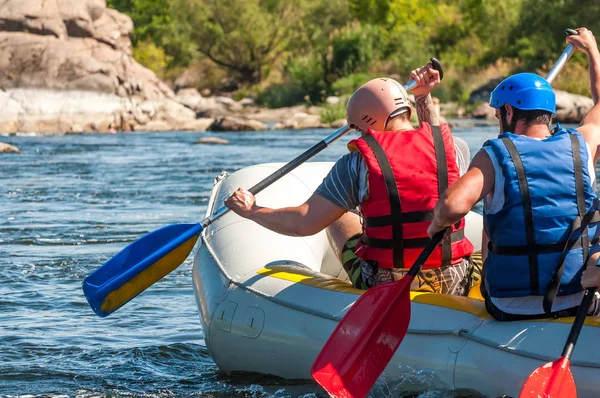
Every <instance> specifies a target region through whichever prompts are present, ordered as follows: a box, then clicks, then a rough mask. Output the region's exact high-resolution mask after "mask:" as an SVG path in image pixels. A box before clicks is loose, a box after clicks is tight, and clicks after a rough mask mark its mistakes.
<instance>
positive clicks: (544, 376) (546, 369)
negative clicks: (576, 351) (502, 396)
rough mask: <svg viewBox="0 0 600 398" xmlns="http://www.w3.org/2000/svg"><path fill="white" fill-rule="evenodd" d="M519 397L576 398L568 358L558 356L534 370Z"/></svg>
mask: <svg viewBox="0 0 600 398" xmlns="http://www.w3.org/2000/svg"><path fill="white" fill-rule="evenodd" d="M519 398H577V389H576V388H575V380H573V375H572V374H571V369H570V368H569V360H568V359H566V358H563V357H560V358H559V359H557V360H556V361H554V362H548V363H547V364H545V365H544V366H540V367H539V368H537V369H536V370H534V371H533V373H532V374H531V375H530V376H529V378H528V379H527V381H526V382H525V385H524V386H523V389H522V390H521V395H519Z"/></svg>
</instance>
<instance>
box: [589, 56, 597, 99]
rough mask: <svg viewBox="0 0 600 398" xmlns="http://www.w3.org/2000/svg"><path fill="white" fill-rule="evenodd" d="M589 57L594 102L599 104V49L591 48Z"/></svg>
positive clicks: (591, 90)
mask: <svg viewBox="0 0 600 398" xmlns="http://www.w3.org/2000/svg"><path fill="white" fill-rule="evenodd" d="M588 58H589V60H590V92H591V94H592V99H593V100H594V104H595V105H598V98H599V95H600V80H599V78H600V52H598V49H597V48H594V49H592V50H590V52H589V54H588Z"/></svg>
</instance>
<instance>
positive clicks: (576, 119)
mask: <svg viewBox="0 0 600 398" xmlns="http://www.w3.org/2000/svg"><path fill="white" fill-rule="evenodd" d="M555 92H556V120H557V121H558V122H560V123H580V122H581V120H583V118H584V117H585V115H586V114H587V113H588V112H589V111H590V109H592V107H593V106H594V101H593V100H592V99H591V98H589V97H585V96H583V95H577V94H571V93H567V92H566V91H561V90H555Z"/></svg>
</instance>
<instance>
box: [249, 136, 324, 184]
mask: <svg viewBox="0 0 600 398" xmlns="http://www.w3.org/2000/svg"><path fill="white" fill-rule="evenodd" d="M325 148H327V143H326V142H325V140H322V141H320V142H318V143H317V144H315V145H314V146H312V147H311V148H309V149H307V150H306V151H304V152H302V154H301V155H299V156H298V157H297V158H296V159H294V160H292V161H291V162H289V163H288V164H286V165H285V166H283V167H281V168H280V169H279V170H277V171H275V172H274V173H273V174H271V175H270V176H268V177H267V178H265V179H264V180H262V181H261V182H259V183H258V184H256V185H255V186H253V187H252V188H250V189H249V190H248V191H250V192H251V193H252V195H256V194H257V193H259V192H260V191H262V190H263V189H265V188H266V187H268V186H269V185H271V184H273V183H274V182H275V181H277V180H279V179H280V178H281V177H283V176H284V175H286V174H287V173H289V172H290V171H292V170H294V169H295V168H296V167H298V166H300V165H301V164H302V163H304V162H306V161H307V160H308V159H310V158H312V157H313V156H315V155H316V154H317V153H319V152H321V151H322V150H323V149H325Z"/></svg>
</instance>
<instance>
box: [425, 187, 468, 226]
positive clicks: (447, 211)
mask: <svg viewBox="0 0 600 398" xmlns="http://www.w3.org/2000/svg"><path fill="white" fill-rule="evenodd" d="M453 196H454V195H452V196H450V197H448V196H447V195H446V194H444V195H442V197H441V198H440V200H439V201H438V203H437V204H436V206H435V209H434V210H433V218H434V220H435V222H436V224H438V225H439V226H444V227H447V226H450V225H452V224H456V223H457V222H459V221H460V220H461V218H463V217H464V216H466V215H467V213H468V212H469V210H471V208H470V207H467V206H464V205H463V203H464V202H459V201H457V200H456V199H455V198H454V197H453Z"/></svg>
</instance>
